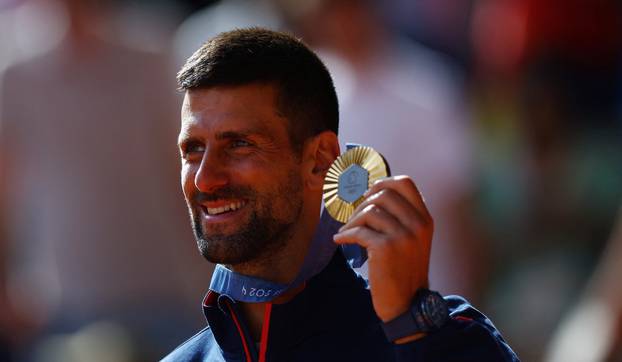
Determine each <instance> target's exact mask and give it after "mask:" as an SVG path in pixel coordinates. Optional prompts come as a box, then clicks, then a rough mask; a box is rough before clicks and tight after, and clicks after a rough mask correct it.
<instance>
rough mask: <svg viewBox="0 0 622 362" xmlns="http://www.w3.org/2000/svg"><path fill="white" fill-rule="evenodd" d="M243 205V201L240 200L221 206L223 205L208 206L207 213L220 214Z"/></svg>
mask: <svg viewBox="0 0 622 362" xmlns="http://www.w3.org/2000/svg"><path fill="white" fill-rule="evenodd" d="M242 205H243V202H242V201H238V202H232V203H230V204H229V205H225V206H221V207H215V208H210V207H208V208H207V213H208V214H210V215H218V214H222V213H223V212H227V211H235V210H237V209H239V208H241V207H242Z"/></svg>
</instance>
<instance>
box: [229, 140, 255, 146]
mask: <svg viewBox="0 0 622 362" xmlns="http://www.w3.org/2000/svg"><path fill="white" fill-rule="evenodd" d="M248 146H251V143H250V142H248V141H246V140H243V139H236V140H233V141H231V147H232V148H240V147H248Z"/></svg>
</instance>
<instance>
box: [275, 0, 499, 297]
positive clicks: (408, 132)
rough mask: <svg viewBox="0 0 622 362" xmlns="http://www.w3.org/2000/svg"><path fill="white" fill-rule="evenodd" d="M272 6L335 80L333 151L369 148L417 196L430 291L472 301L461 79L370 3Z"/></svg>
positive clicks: (475, 245)
mask: <svg viewBox="0 0 622 362" xmlns="http://www.w3.org/2000/svg"><path fill="white" fill-rule="evenodd" d="M277 2H279V3H281V4H282V5H283V9H284V13H285V14H287V18H288V19H289V20H290V22H291V23H292V27H293V28H294V29H296V30H297V31H298V32H299V33H300V34H302V35H303V38H304V39H305V40H306V41H308V42H309V43H310V44H311V45H312V46H313V47H314V48H315V49H317V50H318V53H319V56H320V57H321V58H322V59H323V60H324V61H325V62H326V64H327V67H328V69H329V70H330V72H331V74H332V75H333V77H334V79H335V87H336V89H337V93H338V94H339V97H340V104H339V112H340V122H341V123H340V139H341V140H342V142H354V143H360V144H365V145H369V146H372V147H374V148H375V149H377V150H378V151H379V152H380V153H382V154H383V155H384V156H385V157H386V158H387V160H388V161H389V163H390V165H391V170H392V172H393V173H395V174H407V175H411V176H412V177H413V178H414V179H415V180H416V182H417V185H418V187H419V188H420V189H421V191H422V193H423V194H424V195H425V197H426V203H427V205H428V207H429V208H430V210H431V212H432V213H433V214H434V215H435V222H436V225H437V227H436V230H437V233H435V236H434V248H433V250H432V262H431V270H430V279H431V282H432V283H434V285H435V286H437V287H438V289H439V290H441V291H443V292H444V293H457V294H461V295H465V296H468V298H469V299H471V300H475V301H477V300H479V298H481V293H482V288H483V285H482V281H483V280H482V278H483V276H484V275H485V267H486V265H487V264H488V263H487V261H486V250H487V248H486V247H485V244H484V243H483V239H482V238H481V237H480V235H479V231H478V228H477V225H476V224H475V222H474V220H473V218H471V217H470V215H471V213H470V208H471V207H472V206H471V205H470V203H471V201H472V197H471V196H472V192H473V179H474V176H475V175H474V173H473V159H472V152H473V144H472V139H471V134H470V124H469V119H468V114H467V112H466V108H465V104H464V102H463V101H464V99H463V94H462V93H461V89H460V85H461V83H460V81H461V78H460V73H459V72H458V71H457V69H456V68H454V67H452V65H451V63H450V62H449V60H448V59H446V58H445V57H443V56H442V55H441V54H439V53H436V52H433V51H431V50H429V49H427V48H425V47H423V46H421V45H419V44H417V43H415V42H413V41H410V40H408V39H406V38H404V37H400V36H398V35H397V34H396V33H394V32H393V30H392V28H391V27H390V26H388V24H386V23H385V22H384V18H383V16H382V14H383V11H382V10H383V9H382V5H381V4H379V3H374V2H370V1H365V0H335V1H332V0H331V1H316V2H313V5H308V4H307V5H306V6H304V7H302V6H301V5H300V4H299V3H297V2H289V1H277ZM344 146H345V145H344V144H342V147H344ZM422 155H425V157H421V156H422ZM447 260H451V263H447V262H446V261H447ZM362 273H364V274H365V273H366V271H365V267H364V268H363V269H362Z"/></svg>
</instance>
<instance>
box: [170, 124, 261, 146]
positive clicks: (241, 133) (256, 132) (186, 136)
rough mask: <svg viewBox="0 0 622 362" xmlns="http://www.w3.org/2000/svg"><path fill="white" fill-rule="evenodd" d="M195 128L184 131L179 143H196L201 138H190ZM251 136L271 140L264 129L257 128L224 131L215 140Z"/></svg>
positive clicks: (181, 133) (180, 135) (217, 134)
mask: <svg viewBox="0 0 622 362" xmlns="http://www.w3.org/2000/svg"><path fill="white" fill-rule="evenodd" d="M192 128H193V127H189V128H185V129H182V131H181V132H180V134H179V139H178V141H179V142H178V143H179V144H181V143H185V142H187V141H194V140H197V139H199V137H195V136H190V131H191V129H192ZM249 136H258V137H261V138H271V137H270V134H269V133H268V132H267V131H266V130H265V129H264V128H263V127H255V128H247V129H242V130H235V131H222V132H217V133H216V135H215V138H216V139H217V140H219V141H221V140H228V139H236V138H246V137H249Z"/></svg>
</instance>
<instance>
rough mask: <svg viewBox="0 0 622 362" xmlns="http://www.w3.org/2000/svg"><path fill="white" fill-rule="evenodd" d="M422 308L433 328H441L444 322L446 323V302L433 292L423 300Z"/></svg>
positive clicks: (447, 313) (447, 312) (447, 311)
mask: <svg viewBox="0 0 622 362" xmlns="http://www.w3.org/2000/svg"><path fill="white" fill-rule="evenodd" d="M422 307H423V314H424V315H425V317H426V319H427V321H428V322H429V323H430V324H431V325H432V326H434V327H435V328H440V327H442V326H443V324H445V321H447V317H448V315H449V310H448V309H447V302H445V299H443V297H442V296H441V295H440V294H438V293H435V292H432V293H429V294H427V295H426V296H425V298H424V300H423V303H422Z"/></svg>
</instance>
